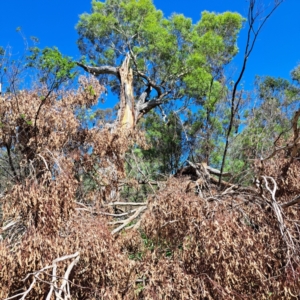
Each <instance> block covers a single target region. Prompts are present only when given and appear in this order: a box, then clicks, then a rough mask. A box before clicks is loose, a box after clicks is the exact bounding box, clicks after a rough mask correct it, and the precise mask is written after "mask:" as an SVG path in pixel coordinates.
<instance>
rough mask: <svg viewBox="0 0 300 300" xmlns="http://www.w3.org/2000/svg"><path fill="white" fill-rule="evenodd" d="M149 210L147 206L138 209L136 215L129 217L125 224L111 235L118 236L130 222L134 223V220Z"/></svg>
mask: <svg viewBox="0 0 300 300" xmlns="http://www.w3.org/2000/svg"><path fill="white" fill-rule="evenodd" d="M146 209H147V206H142V207H140V208H139V209H137V211H136V212H135V214H133V215H132V216H131V217H129V218H128V219H126V220H124V221H123V224H122V225H120V226H119V227H117V228H116V229H114V230H113V231H112V232H111V234H112V235H114V234H116V233H117V232H119V231H121V230H122V229H123V228H124V227H125V226H127V225H128V224H129V223H130V222H132V221H133V220H134V219H136V218H137V217H138V216H139V214H140V213H141V212H142V211H144V210H146Z"/></svg>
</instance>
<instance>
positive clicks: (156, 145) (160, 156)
mask: <svg viewBox="0 0 300 300" xmlns="http://www.w3.org/2000/svg"><path fill="white" fill-rule="evenodd" d="M142 126H143V128H144V129H145V131H146V136H147V140H148V142H149V144H150V145H151V147H150V149H148V150H141V152H142V155H143V157H144V159H145V160H146V161H148V162H149V164H150V165H151V166H152V168H153V171H155V168H157V169H156V172H157V173H158V174H172V173H174V172H176V171H177V170H178V168H179V166H180V163H181V159H182V155H183V154H184V137H183V132H182V126H181V124H180V121H179V120H178V116H176V115H175V114H172V113H171V114H170V115H169V116H168V122H167V123H165V122H164V121H163V120H162V118H161V117H160V116H159V115H158V114H157V113H155V112H151V113H150V114H149V115H148V116H147V118H146V119H145V121H144V123H143V124H142Z"/></svg>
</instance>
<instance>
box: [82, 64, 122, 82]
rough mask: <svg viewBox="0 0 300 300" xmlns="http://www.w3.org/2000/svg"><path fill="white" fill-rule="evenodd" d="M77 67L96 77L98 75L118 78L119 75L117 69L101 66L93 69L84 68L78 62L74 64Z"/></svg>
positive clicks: (84, 66)
mask: <svg viewBox="0 0 300 300" xmlns="http://www.w3.org/2000/svg"><path fill="white" fill-rule="evenodd" d="M76 64H77V66H79V67H81V68H82V69H84V70H85V71H87V72H88V73H90V74H92V75H95V76H98V75H105V74H106V75H114V76H116V77H118V78H120V75H119V68H116V67H112V66H101V67H93V66H86V65H84V64H82V63H80V62H76Z"/></svg>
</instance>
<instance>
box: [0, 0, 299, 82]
mask: <svg viewBox="0 0 300 300" xmlns="http://www.w3.org/2000/svg"><path fill="white" fill-rule="evenodd" d="M258 1H261V2H264V3H265V4H268V3H271V2H272V1H273V0H258ZM1 2H2V3H1V11H2V14H1V17H0V45H1V46H4V47H5V46H7V45H10V46H11V47H12V48H13V53H15V54H16V55H17V54H21V53H22V51H23V49H24V46H23V40H22V38H21V37H20V34H19V33H17V32H16V28H17V27H19V26H20V27H21V28H22V32H23V33H24V35H25V36H26V37H28V38H29V37H30V36H36V37H38V38H39V39H40V44H39V46H40V47H41V48H43V47H45V46H57V47H58V48H59V50H60V51H61V52H62V53H63V54H66V55H69V56H73V57H74V58H79V57H80V54H79V52H78V50H77V46H76V40H77V33H76V30H75V25H76V23H77V21H78V18H79V17H78V16H79V15H80V14H81V13H83V12H90V9H91V4H90V3H91V1H90V0H73V1H68V0H43V1H41V0H27V1H24V0H8V1H1ZM154 3H155V5H156V7H157V8H159V9H161V10H162V11H163V12H164V14H165V16H169V15H170V14H171V13H173V12H177V13H183V14H184V15H186V16H188V17H191V18H192V19H193V20H194V22H197V21H198V20H199V18H200V14H201V11H203V10H208V11H214V12H220V13H221V12H224V11H235V12H239V13H241V14H242V15H243V16H245V17H246V15H247V5H248V1H246V0H209V1H203V0H184V1H182V0H172V1H170V0H154ZM299 12H300V0H286V1H285V2H284V3H283V4H282V5H281V6H280V7H279V8H278V10H277V11H276V12H275V14H274V15H273V16H272V18H271V19H270V20H269V21H268V22H267V23H266V26H265V27H264V29H263V31H262V33H261V35H260V36H259V39H258V41H257V44H256V47H255V49H254V52H253V53H252V56H251V57H250V59H249V63H248V68H247V71H246V73H245V77H244V82H245V84H246V86H247V87H249V88H250V87H251V83H252V82H253V80H254V76H255V75H271V76H281V77H284V78H289V73H290V71H291V70H292V69H293V68H294V67H295V66H296V65H297V64H298V63H300V23H299ZM245 33H246V30H245V29H244V30H242V32H241V34H240V38H239V40H238V45H239V47H240V49H241V53H242V52H243V46H244V41H245V38H246V35H245ZM241 57H242V55H241V54H240V55H239V56H238V57H237V58H236V59H235V61H234V64H233V67H232V69H233V70H234V69H237V70H238V69H239V65H240V62H241Z"/></svg>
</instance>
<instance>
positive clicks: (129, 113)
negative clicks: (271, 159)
mask: <svg viewBox="0 0 300 300" xmlns="http://www.w3.org/2000/svg"><path fill="white" fill-rule="evenodd" d="M242 23H243V18H242V17H241V16H240V15H239V14H237V13H231V12H226V13H223V14H215V13H209V12H203V13H202V16H201V18H200V20H199V21H198V22H197V23H196V24H193V22H192V20H191V19H190V18H186V17H185V16H183V15H181V14H173V15H171V17H169V18H166V17H164V15H163V13H162V11H160V10H158V9H156V8H155V6H154V4H153V2H152V1H151V0H122V1H121V0H106V1H105V2H103V1H96V0H94V1H92V11H91V13H84V14H82V15H81V16H80V20H79V22H78V24H77V30H78V34H79V39H78V45H79V49H80V51H81V52H82V54H83V55H85V58H83V60H81V61H80V62H78V65H79V66H81V67H82V68H83V69H84V70H86V71H88V72H89V73H91V74H94V75H95V76H99V78H101V80H102V82H105V83H106V84H107V85H108V86H109V87H110V89H111V90H112V91H113V92H116V93H119V95H120V99H119V100H120V109H119V114H118V123H117V124H120V123H121V124H127V126H128V127H129V128H133V127H135V125H136V124H137V122H138V121H139V120H140V119H141V118H142V117H143V116H144V115H145V114H146V113H148V112H149V111H150V110H152V109H154V108H156V107H158V106H161V105H163V104H164V103H166V102H168V101H172V100H187V99H191V100H193V101H195V102H194V103H196V104H198V105H205V106H207V107H208V108H209V110H211V107H213V106H214V103H215V102H216V101H217V100H218V97H217V98H216V97H211V95H215V94H216V91H218V90H220V87H221V86H222V70H223V67H224V66H225V65H226V64H227V63H228V62H230V61H231V59H232V58H233V57H234V55H236V53H237V51H238V49H237V46H236V39H237V35H238V33H239V31H240V29H241V27H242Z"/></svg>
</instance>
